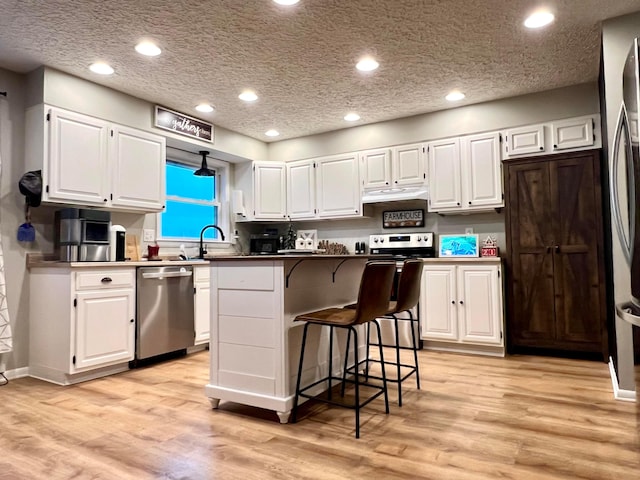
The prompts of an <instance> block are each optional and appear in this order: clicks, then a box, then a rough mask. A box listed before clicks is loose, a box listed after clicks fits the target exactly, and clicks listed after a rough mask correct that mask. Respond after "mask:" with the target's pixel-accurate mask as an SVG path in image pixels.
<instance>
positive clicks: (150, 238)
mask: <svg viewBox="0 0 640 480" xmlns="http://www.w3.org/2000/svg"><path fill="white" fill-rule="evenodd" d="M142 240H144V241H145V242H154V241H155V240H156V232H155V230H153V229H151V228H145V229H144V230H143V231H142Z"/></svg>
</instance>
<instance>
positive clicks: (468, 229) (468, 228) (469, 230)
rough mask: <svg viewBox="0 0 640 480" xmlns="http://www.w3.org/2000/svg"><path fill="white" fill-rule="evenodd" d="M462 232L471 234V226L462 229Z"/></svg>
mask: <svg viewBox="0 0 640 480" xmlns="http://www.w3.org/2000/svg"><path fill="white" fill-rule="evenodd" d="M464 233H465V234H466V235H472V234H473V227H467V228H465V229H464Z"/></svg>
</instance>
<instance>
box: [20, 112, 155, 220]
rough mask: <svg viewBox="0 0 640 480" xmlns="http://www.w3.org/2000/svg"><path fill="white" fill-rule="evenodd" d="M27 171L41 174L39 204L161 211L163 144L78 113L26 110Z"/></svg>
mask: <svg viewBox="0 0 640 480" xmlns="http://www.w3.org/2000/svg"><path fill="white" fill-rule="evenodd" d="M26 118H27V131H29V132H31V135H30V136H29V137H28V139H27V142H26V145H25V158H26V166H27V169H29V170H42V181H43V192H42V201H43V202H46V203H58V204H71V205H80V206H84V205H86V206H100V207H105V208H110V209H114V210H130V211H142V212H153V211H161V210H162V208H163V207H164V201H165V186H164V171H165V163H166V152H165V150H166V149H165V146H166V140H165V138H164V137H162V136H158V135H154V134H150V133H147V132H143V131H140V130H136V129H132V128H128V127H124V126H120V125H116V124H113V123H109V122H106V121H104V120H100V119H97V118H93V117H90V116H87V115H81V114H79V113H74V112H69V111H66V110H62V109H59V108H55V107H49V106H45V105H38V106H35V107H32V108H30V109H28V110H27V115H26Z"/></svg>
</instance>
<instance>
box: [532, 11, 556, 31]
mask: <svg viewBox="0 0 640 480" xmlns="http://www.w3.org/2000/svg"><path fill="white" fill-rule="evenodd" d="M555 18H556V17H555V16H554V15H553V13H551V12H549V11H547V10H539V11H537V12H534V13H532V14H531V15H529V16H528V17H527V19H526V20H525V21H524V26H525V27H527V28H540V27H544V26H545V25H549V24H550V23H551V22H553V20H554V19H555Z"/></svg>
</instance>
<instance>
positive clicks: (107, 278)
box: [100, 277, 113, 283]
mask: <svg viewBox="0 0 640 480" xmlns="http://www.w3.org/2000/svg"><path fill="white" fill-rule="evenodd" d="M100 281H101V282H102V283H111V282H113V280H112V279H111V277H103V278H102V280H100Z"/></svg>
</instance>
